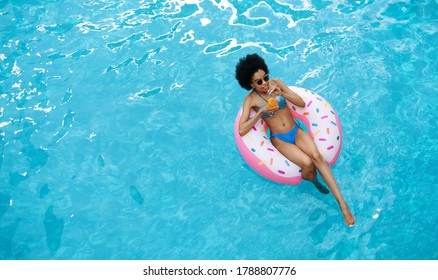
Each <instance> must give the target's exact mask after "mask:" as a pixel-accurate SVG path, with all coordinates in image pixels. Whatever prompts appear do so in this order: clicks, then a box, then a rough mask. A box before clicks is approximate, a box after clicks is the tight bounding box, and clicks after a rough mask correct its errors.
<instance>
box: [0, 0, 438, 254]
mask: <svg viewBox="0 0 438 280" xmlns="http://www.w3.org/2000/svg"><path fill="white" fill-rule="evenodd" d="M243 2H245V3H243ZM269 3H270V4H269V5H268V4H266V3H265V2H260V3H259V2H258V1H226V0H221V1H219V0H212V1H196V0H193V1H134V2H131V1H110V0H101V1H98V0H83V1H56V0H51V1H26V0H23V1H13V3H11V2H9V1H8V2H2V3H0V23H1V24H0V26H1V27H0V34H1V36H0V42H1V47H0V67H1V68H0V69H1V70H0V96H1V99H0V108H1V109H0V110H1V111H0V135H1V141H0V151H1V154H2V157H1V158H0V180H1V187H0V258H1V259H437V257H438V253H437V252H438V246H437V241H438V238H437V232H438V223H437V215H436V213H437V212H438V206H437V205H438V196H437V186H438V181H437V174H438V168H437V165H436V158H437V149H438V144H437V138H438V137H437V136H438V135H437V121H436V120H437V117H438V116H437V113H436V108H437V105H438V102H437V85H438V84H437V81H438V74H437V73H438V71H437V70H438V67H437V61H438V59H437V49H436V46H437V44H438V37H437V31H438V30H437V29H438V25H437V20H438V17H437V10H438V5H437V3H436V1H431V0H429V1H372V0H367V1H269ZM253 52H257V53H259V54H261V55H262V56H263V57H264V58H265V59H266V61H267V63H268V64H269V66H270V72H271V74H272V75H273V76H278V77H281V78H282V79H283V80H284V81H286V82H287V83H289V84H291V85H298V86H301V87H305V88H308V89H311V90H313V91H315V92H318V93H319V94H321V95H322V96H324V97H325V98H326V99H327V100H328V101H329V102H330V103H331V104H332V105H333V107H334V108H335V109H336V110H337V112H338V115H339V117H340V120H341V123H342V125H343V138H344V139H343V140H344V142H343V143H344V144H343V148H342V151H341V154H340V157H339V160H338V162H337V164H336V165H335V166H334V167H333V169H332V170H333V173H334V175H335V177H336V178H337V180H338V183H339V185H340V188H341V190H342V192H343V194H344V198H345V200H346V201H347V203H348V204H349V206H350V209H351V210H352V211H353V213H354V214H355V216H356V219H357V222H356V226H355V227H354V228H352V229H349V228H347V227H346V226H345V225H344V222H343V219H342V215H341V214H340V212H339V210H338V208H337V204H336V202H335V200H334V199H333V196H332V195H329V196H325V195H322V194H320V193H319V192H318V191H316V190H315V189H314V188H313V187H311V184H309V183H306V182H304V183H302V184H301V185H299V186H297V187H292V186H284V185H279V184H275V183H272V182H269V181H267V180H265V179H263V178H261V177H260V176H258V175H257V174H256V173H255V172H254V171H252V170H251V169H250V168H249V167H248V166H247V165H246V164H245V162H244V161H243V159H242V158H241V157H240V155H239V153H238V151H237V147H236V145H235V143H234V138H233V123H234V119H235V116H236V114H237V112H238V110H239V108H240V105H241V102H242V101H243V98H244V96H245V91H244V90H242V89H241V88H240V87H239V86H238V84H237V82H236V81H235V79H234V66H235V64H236V63H237V61H238V59H239V58H240V57H242V56H244V55H246V54H248V53H253ZM434 162H435V163H434Z"/></svg>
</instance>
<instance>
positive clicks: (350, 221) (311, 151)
mask: <svg viewBox="0 0 438 280" xmlns="http://www.w3.org/2000/svg"><path fill="white" fill-rule="evenodd" d="M295 142H296V143H295V144H296V145H297V147H298V148H300V149H301V150H302V151H303V152H304V153H305V154H306V155H308V156H309V157H310V158H311V159H312V161H313V164H314V165H315V167H316V169H317V170H318V171H319V174H321V177H322V179H323V180H324V182H325V183H326V184H327V186H328V187H329V188H330V190H331V191H332V193H333V196H334V197H335V199H336V201H337V202H338V204H339V206H340V208H341V211H342V214H343V215H344V220H345V222H346V223H347V225H348V226H353V225H354V223H355V218H354V216H353V214H351V212H350V210H349V209H348V206H347V203H345V200H344V198H343V197H342V194H341V191H340V190H339V187H338V184H337V183H336V180H335V177H334V176H333V173H332V171H331V170H330V167H329V166H328V164H327V162H326V161H325V160H324V158H323V156H322V155H321V153H320V152H319V151H318V148H317V147H316V144H315V142H313V139H312V137H310V135H309V134H307V133H306V132H304V131H303V130H302V129H298V131H297V136H296V138H295Z"/></svg>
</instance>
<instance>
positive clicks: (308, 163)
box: [236, 54, 355, 227]
mask: <svg viewBox="0 0 438 280" xmlns="http://www.w3.org/2000/svg"><path fill="white" fill-rule="evenodd" d="M236 79H237V81H238V82H239V84H240V86H241V87H243V88H244V89H246V90H251V89H252V91H251V92H250V93H249V94H248V95H247V96H246V98H245V100H244V102H243V106H242V115H241V118H240V122H239V134H240V135H241V136H243V135H245V134H247V133H248V132H249V131H250V130H251V129H252V127H253V126H254V125H255V124H256V122H257V121H258V120H259V119H260V118H263V119H264V120H265V122H266V123H267V124H268V126H269V129H270V130H271V141H272V144H273V145H274V146H275V147H276V148H277V150H278V151H280V152H281V153H282V154H283V155H284V156H285V157H287V158H288V159H289V160H291V161H292V162H294V163H295V164H297V165H298V166H300V167H301V168H302V176H303V179H305V180H308V181H310V182H312V183H313V184H314V185H315V187H316V188H317V189H318V190H319V191H320V192H322V193H326V194H327V193H329V190H328V189H327V188H326V187H324V186H323V185H322V184H321V183H320V182H319V181H318V180H317V176H316V170H318V171H319V173H320V174H321V177H322V179H323V180H324V182H325V183H326V184H327V185H328V187H329V188H330V190H331V191H332V193H333V196H334V197H335V199H336V201H337V202H338V204H339V207H340V208H341V212H342V215H343V216H344V220H345V223H346V224H347V225H348V226H350V227H351V226H353V225H354V223H355V218H354V216H353V214H352V213H351V212H350V210H349V209H348V206H347V204H346V203H345V201H344V198H343V197H342V194H341V192H340V190H339V188H338V185H337V183H336V180H335V178H334V177H333V174H332V172H331V170H330V168H329V166H328V164H327V162H326V161H325V160H324V158H323V157H322V155H321V154H320V153H319V151H318V148H317V147H316V145H315V142H313V139H312V137H310V135H308V134H307V133H306V132H304V131H303V130H302V129H301V128H300V127H299V126H298V125H297V123H296V122H295V120H294V119H293V117H292V115H291V113H290V112H289V109H288V107H287V106H286V100H288V101H290V102H292V103H293V104H295V105H296V106H299V107H304V106H305V103H304V100H303V99H302V98H301V97H300V96H298V95H297V94H296V93H294V92H293V91H292V90H290V89H289V88H288V87H287V86H286V85H285V84H284V83H283V82H282V81H281V80H280V79H278V78H274V79H271V80H270V79H269V70H268V66H267V65H266V63H265V61H264V60H263V58H261V57H260V56H258V55H257V54H251V55H247V56H246V57H244V58H242V59H240V61H239V63H238V64H237V65H236ZM272 95H273V96H275V97H276V98H277V99H278V106H277V107H275V108H272V109H271V108H269V106H267V103H268V102H267V101H268V99H269V98H270V97H271V96H272ZM251 109H254V110H255V111H257V114H256V115H255V116H254V117H253V118H250V111H251ZM315 168H316V170H315Z"/></svg>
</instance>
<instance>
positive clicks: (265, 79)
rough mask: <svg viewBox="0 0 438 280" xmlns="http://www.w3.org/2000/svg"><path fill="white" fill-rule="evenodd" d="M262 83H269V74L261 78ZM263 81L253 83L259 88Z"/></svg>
mask: <svg viewBox="0 0 438 280" xmlns="http://www.w3.org/2000/svg"><path fill="white" fill-rule="evenodd" d="M263 81H265V82H267V81H269V74H266V75H264V76H263ZM263 81H262V79H257V80H255V81H254V82H255V83H256V84H257V85H259V86H261V85H263Z"/></svg>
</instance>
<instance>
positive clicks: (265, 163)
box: [234, 86, 342, 185]
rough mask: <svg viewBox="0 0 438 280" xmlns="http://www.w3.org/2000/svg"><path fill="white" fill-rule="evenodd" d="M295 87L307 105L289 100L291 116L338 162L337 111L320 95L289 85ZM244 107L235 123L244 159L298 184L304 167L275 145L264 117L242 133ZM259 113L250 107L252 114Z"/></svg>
mask: <svg viewBox="0 0 438 280" xmlns="http://www.w3.org/2000/svg"><path fill="white" fill-rule="evenodd" d="M289 88H290V89H291V90H292V91H294V92H296V93H297V94H298V95H299V96H301V98H303V100H304V102H305V103H306V106H305V107H304V108H300V107H297V106H295V105H293V104H292V103H290V102H289V101H288V102H287V106H288V108H289V109H290V112H291V114H292V116H293V117H294V118H295V120H299V122H301V123H302V124H304V125H305V126H306V128H307V131H308V133H309V134H310V136H311V137H312V138H313V140H314V141H315V143H316V146H317V147H318V150H319V152H320V153H321V154H322V155H323V157H324V159H325V160H326V161H327V163H328V164H329V165H330V166H332V165H334V164H335V163H336V160H337V159H338V156H339V153H340V152H341V146H342V130H341V123H340V122H339V118H338V115H337V114H336V111H335V110H334V109H333V107H332V106H331V105H330V104H329V103H328V102H327V101H326V100H325V99H324V98H322V97H321V96H320V95H318V94H316V93H314V92H311V91H309V90H307V89H304V88H300V87H295V86H290V87H289ZM241 114H242V108H241V109H240V110H239V113H238V114H237V117H236V121H235V123H234V137H235V139H236V144H237V147H238V149H239V152H240V154H241V155H242V157H243V159H244V160H245V161H246V162H247V163H248V165H249V166H251V168H252V169H254V170H255V171H256V172H257V173H259V174H260V175H261V176H263V177H265V178H266V179H269V180H271V181H274V182H277V183H280V184H290V185H298V184H299V183H300V182H301V180H302V177H301V168H300V167H299V166H298V165H296V164H294V163H293V162H291V161H290V160H288V159H287V158H286V157H285V156H283V155H282V154H281V153H280V152H279V151H278V150H277V149H276V148H275V147H274V145H272V143H271V141H270V139H269V136H268V134H267V130H268V125H267V124H266V122H264V121H263V119H261V118H260V120H259V121H258V122H257V123H256V124H255V125H254V127H253V128H252V129H251V131H250V132H248V133H247V134H246V135H244V136H240V135H239V120H240V116H241ZM255 114H256V112H255V111H254V110H251V114H250V118H251V117H253V116H254V115H255Z"/></svg>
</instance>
